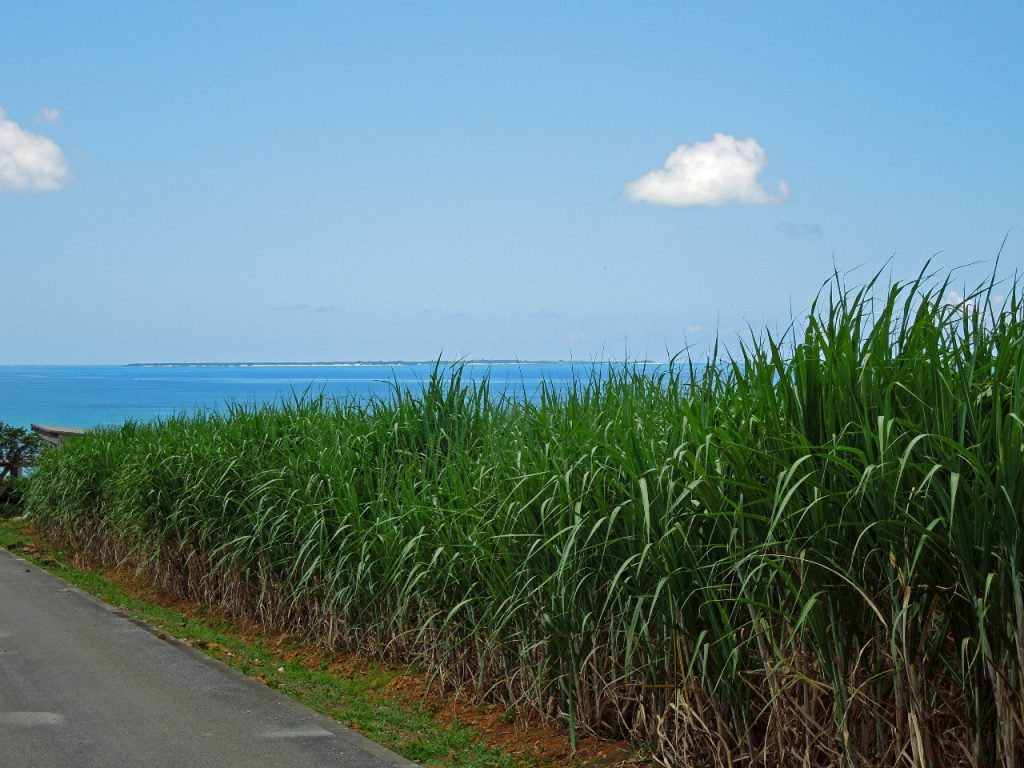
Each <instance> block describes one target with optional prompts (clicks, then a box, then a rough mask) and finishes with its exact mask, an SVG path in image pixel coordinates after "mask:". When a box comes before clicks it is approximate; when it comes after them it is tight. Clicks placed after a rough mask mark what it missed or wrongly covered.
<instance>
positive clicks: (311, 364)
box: [126, 360, 654, 368]
mask: <svg viewBox="0 0 1024 768" xmlns="http://www.w3.org/2000/svg"><path fill="white" fill-rule="evenodd" d="M599 362H600V363H613V364H614V363H616V362H621V361H614V360H602V361H599ZM653 362H654V361H652V360H632V361H630V363H633V364H638V365H645V364H653ZM438 364H440V365H573V364H578V365H593V364H594V361H589V362H588V361H585V360H324V361H319V362H317V361H297V362H285V363H274V362H259V361H254V362H232V363H128V364H127V365H126V367H127V368H364V367H378V368H393V367H395V366H398V365H438Z"/></svg>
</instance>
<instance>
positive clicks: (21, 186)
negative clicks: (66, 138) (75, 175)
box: [0, 109, 70, 192]
mask: <svg viewBox="0 0 1024 768" xmlns="http://www.w3.org/2000/svg"><path fill="white" fill-rule="evenodd" d="M69 175H70V170H69V169H68V163H67V160H66V159H65V157H64V152H63V150H61V148H60V147H58V146H57V144H56V142H54V141H53V139H48V138H47V137H45V136H40V135H39V134H37V133H32V132H31V131H26V130H25V129H24V128H22V127H21V126H20V125H18V124H17V123H16V122H14V121H13V120H11V119H10V118H9V117H7V114H6V113H5V112H4V111H3V109H0V190H3V189H12V190H16V191H22V192H48V191H50V190H54V189H60V188H61V187H62V186H64V182H66V181H67V178H68V176H69Z"/></svg>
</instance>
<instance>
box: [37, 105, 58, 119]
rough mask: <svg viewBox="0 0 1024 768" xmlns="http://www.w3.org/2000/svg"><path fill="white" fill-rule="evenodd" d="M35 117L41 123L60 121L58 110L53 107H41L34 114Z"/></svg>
mask: <svg viewBox="0 0 1024 768" xmlns="http://www.w3.org/2000/svg"><path fill="white" fill-rule="evenodd" d="M36 119H37V120H38V121H39V122H41V123H56V122H59V121H60V110H59V109H56V108H54V107H43V108H42V109H40V110H39V112H38V113H37V114H36Z"/></svg>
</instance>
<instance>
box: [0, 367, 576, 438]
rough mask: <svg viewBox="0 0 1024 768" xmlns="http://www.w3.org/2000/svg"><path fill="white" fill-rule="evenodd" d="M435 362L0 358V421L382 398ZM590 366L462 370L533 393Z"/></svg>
mask: <svg viewBox="0 0 1024 768" xmlns="http://www.w3.org/2000/svg"><path fill="white" fill-rule="evenodd" d="M434 365H435V364H434V363H387V364H379V363H372V364H370V363H362V364H330V365H316V364H301V365H276V364H255V363H248V364H243V363H239V364H231V365H205V364H204V365H173V366H127V365H126V366H106V365H76V366H64V365H22V366H18V365H13V366H10V365H9V366H3V365H0V421H3V422H6V423H8V424H13V425H15V426H22V427H29V426H30V425H31V424H50V425H57V426H65V427H85V428H92V427H98V426H116V425H118V424H122V423H124V422H125V421H127V420H129V419H132V420H136V421H153V420H155V419H159V418H162V417H167V416H172V415H176V414H181V413H192V412H195V411H198V410H204V409H212V410H219V409H223V408H225V407H226V406H227V405H228V404H229V403H238V402H240V403H267V402H275V401H279V400H281V399H282V398H291V397H294V396H296V395H299V396H301V395H302V394H303V393H305V392H311V393H313V394H319V393H321V392H323V393H324V394H325V395H327V396H329V397H337V398H352V397H355V398H369V397H386V396H388V394H389V393H390V392H391V391H392V390H393V387H394V385H395V384H396V383H397V384H398V385H400V386H402V387H410V388H412V389H413V390H414V391H415V390H418V389H419V387H420V386H421V384H422V383H423V382H424V381H425V380H426V379H427V378H428V377H429V376H430V373H431V371H432V370H433V369H434ZM593 368H594V364H591V363H507V362H485V363H471V364H467V365H466V368H465V374H464V375H465V376H466V377H470V378H474V379H480V378H482V377H483V376H485V375H489V376H490V378H491V382H492V384H493V385H494V386H495V388H497V389H509V390H510V391H512V392H513V393H514V394H515V395H516V396H519V397H526V398H533V397H535V396H536V394H537V391H538V388H539V386H540V383H541V381H542V380H545V381H548V382H550V383H551V384H552V385H554V386H556V387H565V386H567V385H568V384H569V383H570V382H571V381H572V380H573V379H574V378H577V379H579V378H586V377H588V376H589V375H590V373H591V372H592V371H593Z"/></svg>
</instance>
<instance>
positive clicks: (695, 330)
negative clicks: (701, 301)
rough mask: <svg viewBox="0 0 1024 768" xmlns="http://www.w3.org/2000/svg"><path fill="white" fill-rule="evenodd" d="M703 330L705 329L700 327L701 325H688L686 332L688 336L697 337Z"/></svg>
mask: <svg viewBox="0 0 1024 768" xmlns="http://www.w3.org/2000/svg"><path fill="white" fill-rule="evenodd" d="M703 330H704V328H703V327H702V326H699V325H692V324H691V325H687V326H686V332H687V333H688V334H690V335H691V336H693V335H696V334H698V333H700V332H701V331H703Z"/></svg>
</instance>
